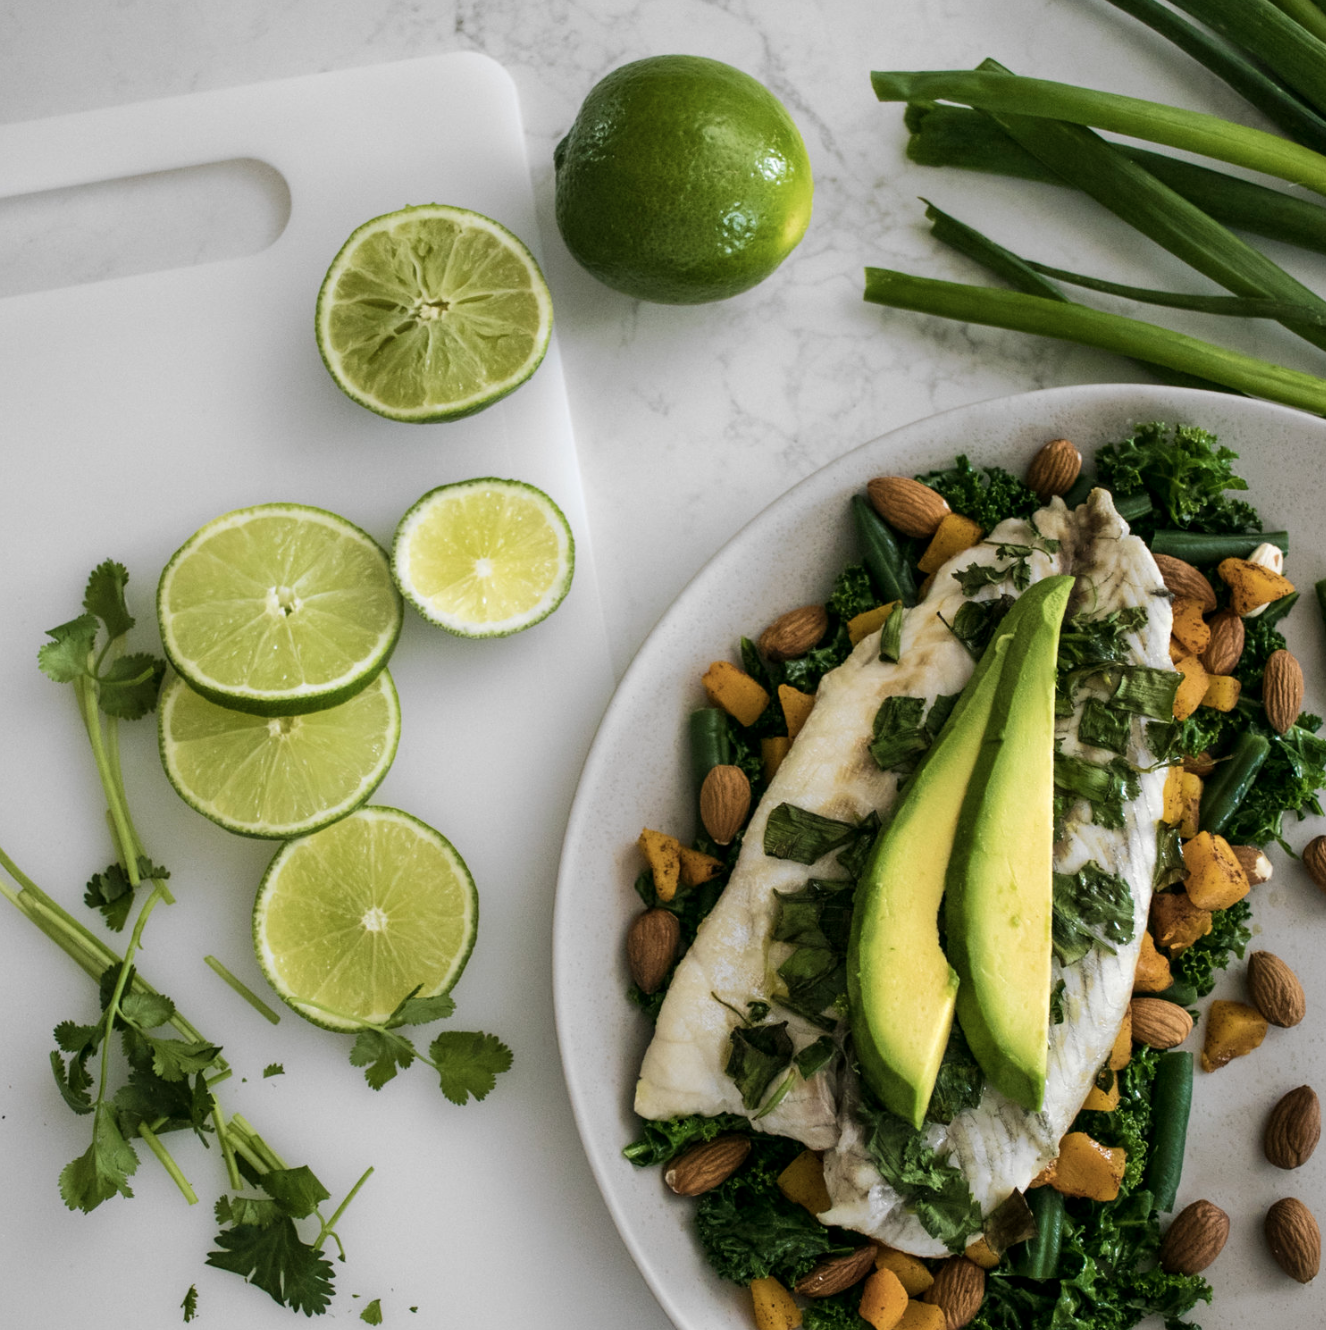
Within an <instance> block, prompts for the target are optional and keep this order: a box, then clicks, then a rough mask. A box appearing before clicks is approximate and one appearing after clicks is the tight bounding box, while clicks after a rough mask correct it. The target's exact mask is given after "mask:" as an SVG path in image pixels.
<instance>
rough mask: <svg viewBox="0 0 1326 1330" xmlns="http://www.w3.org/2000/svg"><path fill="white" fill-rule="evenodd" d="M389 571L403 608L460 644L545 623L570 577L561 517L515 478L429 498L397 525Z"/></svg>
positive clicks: (465, 484) (569, 547)
mask: <svg viewBox="0 0 1326 1330" xmlns="http://www.w3.org/2000/svg"><path fill="white" fill-rule="evenodd" d="M391 571H392V575H393V576H394V577H395V579H396V585H397V586H398V587H400V589H401V593H402V594H403V595H404V596H405V598H406V600H408V601H409V602H410V604H411V605H413V606H414V607H415V609H417V610H418V611H419V613H420V614H422V615H423V616H424V618H425V619H427V620H429V622H430V623H435V624H437V625H438V627H440V628H445V629H446V630H447V631H448V632H450V633H456V634H458V635H459V636H461V637H505V636H507V635H508V634H510V633H518V632H520V630H521V629H522V628H528V627H530V625H531V624H536V623H538V622H539V620H540V619H546V618H547V617H548V615H550V614H551V613H552V612H553V610H555V609H556V608H557V607H558V606H559V605H560V604H561V603H562V600H563V598H564V597H565V595H566V593H567V590H568V589H569V588H570V586H571V575H572V573H573V572H574V571H575V541H574V540H573V539H572V537H571V528H570V526H569V525H568V524H567V520H566V518H565V517H564V516H563V514H562V510H561V509H560V508H558V506H557V505H556V504H555V503H554V502H553V501H552V500H551V499H550V498H549V497H548V496H547V495H546V494H545V493H544V492H543V491H542V490H538V489H535V488H534V486H533V485H526V484H525V483H524V482H523V481H520V480H496V479H493V478H492V477H485V478H483V479H480V480H463V481H460V482H459V483H458V484H455V485H442V486H441V487H439V488H438V489H435V490H430V491H429V492H428V493H427V494H425V495H424V497H423V498H422V499H420V500H419V502H418V503H416V504H415V505H414V507H413V508H411V509H410V511H409V512H408V513H406V514H405V516H404V517H402V518H401V521H400V525H399V526H398V527H397V528H396V540H395V543H394V545H393V546H392V553H391Z"/></svg>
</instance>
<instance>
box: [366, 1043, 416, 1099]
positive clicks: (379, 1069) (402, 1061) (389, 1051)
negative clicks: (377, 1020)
mask: <svg viewBox="0 0 1326 1330" xmlns="http://www.w3.org/2000/svg"><path fill="white" fill-rule="evenodd" d="M416 1057H418V1054H417V1053H416V1052H415V1049H414V1045H413V1044H412V1043H411V1042H410V1041H409V1040H408V1039H406V1038H404V1037H403V1036H402V1035H398V1034H392V1033H391V1032H390V1031H389V1030H373V1029H368V1030H360V1031H359V1034H358V1035H357V1036H356V1037H355V1042H354V1047H353V1048H352V1049H351V1050H350V1062H351V1065H352V1066H356V1067H363V1068H364V1079H365V1080H366V1081H367V1082H368V1083H369V1085H371V1086H372V1087H373V1089H375V1090H380V1089H382V1087H383V1086H384V1085H386V1083H387V1082H388V1081H389V1080H391V1079H392V1078H393V1077H394V1076H395V1075H396V1069H397V1067H400V1068H401V1069H404V1068H406V1067H408V1066H409V1065H410V1063H411V1062H413V1061H414V1060H415V1058H416Z"/></svg>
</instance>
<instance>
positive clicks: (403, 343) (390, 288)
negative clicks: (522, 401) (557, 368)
mask: <svg viewBox="0 0 1326 1330" xmlns="http://www.w3.org/2000/svg"><path fill="white" fill-rule="evenodd" d="M551 335H552V296H551V295H550V294H549V293H548V284H547V283H546V282H545V281H544V280H543V274H542V273H541V272H540V271H539V265H538V264H537V263H535V261H534V256H533V255H532V254H531V253H530V252H529V250H528V249H526V248H525V246H524V245H523V244H521V242H520V241H519V240H517V239H516V237H515V236H513V235H512V234H511V232H510V231H508V230H507V229H506V227H504V226H501V225H500V224H499V223H497V222H495V221H493V220H492V219H491V218H489V217H483V216H481V215H480V214H479V213H477V212H469V211H467V210H466V209H465V208H449V207H446V206H445V205H443V204H440V203H430V204H425V205H423V206H422V207H417V208H403V209H402V210H401V211H400V212H392V213H387V214H386V215H385V216H383V217H375V218H373V220H372V221H370V222H365V223H364V225H363V226H361V227H360V228H359V229H358V230H357V231H356V232H355V233H354V234H353V235H352V236H351V237H350V239H349V240H347V241H346V242H345V244H344V245H343V246H342V248H341V252H340V253H339V254H338V255H337V256H336V258H335V260H334V261H333V262H332V266H331V267H330V268H329V269H328V270H327V276H326V277H325V278H324V279H323V282H322V289H321V290H320V291H319V292H318V308H317V338H318V350H319V351H320V352H321V353H322V359H323V362H324V363H325V364H326V366H327V369H328V371H329V373H330V374H331V376H332V378H333V379H335V380H336V383H337V385H338V387H340V388H341V390H342V391H343V392H345V393H346V394H347V395H348V396H349V397H351V398H353V399H354V400H355V401H356V402H358V403H359V404H360V406H366V407H368V409H369V410H370V411H376V412H377V413H378V415H380V416H387V417H388V418H389V419H391V420H406V421H417V422H426V421H435V420H455V419H456V418H457V417H459V416H468V415H471V414H473V413H474V412H475V411H481V410H483V408H484V407H486V406H489V405H491V404H492V403H493V402H495V401H497V399H498V398H499V397H505V396H506V394H507V393H509V392H511V391H512V390H513V389H515V388H518V387H519V386H520V385H521V384H522V383H524V382H525V380H526V379H528V378H529V376H530V375H531V374H533V373H534V371H535V370H536V369H537V368H538V367H539V362H540V361H541V360H542V359H543V355H544V352H545V351H547V349H548V338H549V337H550V336H551Z"/></svg>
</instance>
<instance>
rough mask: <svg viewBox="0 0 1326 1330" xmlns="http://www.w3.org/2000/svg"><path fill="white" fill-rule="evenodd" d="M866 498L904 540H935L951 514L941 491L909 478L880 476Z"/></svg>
mask: <svg viewBox="0 0 1326 1330" xmlns="http://www.w3.org/2000/svg"><path fill="white" fill-rule="evenodd" d="M866 494H867V496H868V497H869V499H870V506H871V507H872V508H874V510H875V511H876V512H877V513H878V514H879V515H880V516H881V517H882V518H883V519H884V520H885V521H886V522H887V523H888V524H889V525H890V526H891V527H894V528H895V529H896V530H898V531H901V532H902V534H903V535H904V536H933V535H934V534H935V528H936V527H938V525H939V524H940V522H942V521H943V520H944V518H945V517H947V516H948V513H949V511H950V510H949V506H948V500H947V499H945V498H944V496H943V495H942V494H940V493H939V491H938V490H932V489H931V488H930V486H929V485H923V484H921V482H920V481H919V480H909V479H908V478H907V477H906V476H876V477H875V478H874V480H872V481H871V482H870V483H869V484H868V485H867V486H866Z"/></svg>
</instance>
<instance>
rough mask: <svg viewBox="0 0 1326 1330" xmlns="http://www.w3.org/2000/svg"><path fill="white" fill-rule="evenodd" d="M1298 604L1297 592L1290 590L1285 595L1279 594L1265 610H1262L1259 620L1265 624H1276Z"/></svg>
mask: <svg viewBox="0 0 1326 1330" xmlns="http://www.w3.org/2000/svg"><path fill="white" fill-rule="evenodd" d="M1297 604H1298V592H1297V591H1291V592H1290V593H1289V594H1288V595H1287V596H1281V597H1280V599H1279V600H1273V601H1272V602H1271V603H1270V604H1269V605H1268V606H1267V607H1266V609H1265V610H1263V611H1262V614H1261V621H1262V622H1263V623H1265V624H1276V623H1279V622H1280V620H1281V619H1283V618H1284V617H1285V615H1286V614H1288V613H1289V611H1290V610H1292V609H1293V608H1294V606H1295V605H1297Z"/></svg>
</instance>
